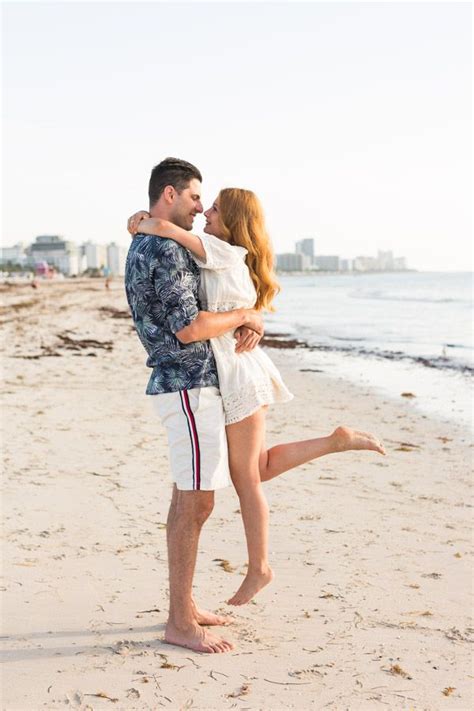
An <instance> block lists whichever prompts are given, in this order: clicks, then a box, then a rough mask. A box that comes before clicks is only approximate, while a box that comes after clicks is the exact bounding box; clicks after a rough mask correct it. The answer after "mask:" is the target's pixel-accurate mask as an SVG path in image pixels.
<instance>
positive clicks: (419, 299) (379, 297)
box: [349, 291, 471, 305]
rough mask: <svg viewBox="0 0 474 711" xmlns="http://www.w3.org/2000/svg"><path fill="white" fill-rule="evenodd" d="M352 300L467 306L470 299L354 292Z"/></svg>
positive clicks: (351, 296)
mask: <svg viewBox="0 0 474 711" xmlns="http://www.w3.org/2000/svg"><path fill="white" fill-rule="evenodd" d="M349 297H350V298H352V299H372V300H374V301H397V302H404V303H406V302H412V303H426V304H466V305H470V304H471V301H470V300H469V299H456V298H453V297H451V298H450V297H441V296H440V297H433V296H413V295H411V294H406V295H405V294H387V293H385V292H383V291H354V292H351V293H350V294H349Z"/></svg>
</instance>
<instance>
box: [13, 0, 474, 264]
mask: <svg viewBox="0 0 474 711" xmlns="http://www.w3.org/2000/svg"><path fill="white" fill-rule="evenodd" d="M470 15H471V8H470V6H469V4H467V3H453V4H447V3H398V4H397V3H357V2H355V3H333V4H331V3H327V2H326V3H318V2H315V3H295V4H290V3H258V2H254V3H242V4H237V3H230V4H229V3H192V4H182V3H178V4H171V3H137V4H135V5H133V4H132V3H113V2H112V3H83V4H80V3H71V4H68V3H55V4H52V3H42V2H39V3H35V4H32V3H17V4H15V3H4V5H3V17H4V22H3V30H4V33H5V38H4V102H3V111H4V120H3V124H4V186H3V195H2V196H3V204H4V211H3V212H4V218H3V234H4V238H3V239H4V243H5V244H13V243H15V242H18V241H27V240H31V239H32V236H34V235H39V234H44V233H55V234H58V233H59V234H65V235H68V239H72V240H74V241H77V242H81V241H86V240H92V241H94V242H99V243H105V242H107V241H111V240H113V241H116V242H118V243H120V244H121V245H122V246H124V247H127V246H128V243H129V237H128V234H127V232H126V220H127V217H128V216H129V215H130V214H132V213H133V212H135V211H136V210H138V209H141V208H146V207H147V199H146V192H147V184H148V178H149V173H150V170H151V167H152V166H153V165H154V164H156V163H157V162H159V160H161V159H162V158H164V157H166V156H167V155H177V156H178V157H183V158H186V159H188V160H190V161H192V162H193V163H195V164H196V165H197V166H198V167H199V168H200V169H201V170H202V172H203V176H204V182H203V204H204V206H205V207H207V206H209V205H210V204H211V203H212V201H213V200H214V198H215V196H216V194H217V193H218V190H219V189H220V188H221V187H224V186H231V185H236V186H239V187H245V188H249V189H253V190H254V191H255V192H256V193H257V195H258V196H259V197H260V198H261V200H262V204H263V206H264V209H265V212H266V215H267V223H268V228H269V232H270V235H271V237H272V241H273V245H274V250H275V252H276V253H279V252H284V251H289V250H291V249H292V244H293V242H294V241H295V240H301V239H303V238H305V237H311V236H312V235H314V234H316V235H318V240H320V249H321V252H322V253H326V254H344V255H346V256H347V257H348V258H354V257H356V256H357V254H358V253H375V252H376V251H377V250H378V249H380V250H389V249H394V251H396V252H397V253H401V254H404V255H406V256H407V259H408V261H409V263H410V265H411V266H412V267H413V268H417V269H425V270H461V271H463V270H466V267H467V265H470V264H471V254H472V252H471V211H470V210H471V208H470V185H471V178H470V167H471V107H470V96H471V89H470V87H471V61H470V49H471V34H470ZM183 20H185V22H183ZM131 28H139V30H137V33H138V37H137V42H136V44H133V43H131V42H130V32H131ZM178 34H179V38H180V42H179V43H176V38H177V36H178ZM243 38H245V42H244V41H243ZM400 47H403V52H401V51H400ZM85 48H87V49H85ZM183 48H184V49H183ZM163 98H164V99H165V100H166V101H165V104H164V102H163ZM163 105H165V106H166V109H163ZM202 227H203V218H202V216H199V217H198V218H197V219H196V221H195V227H194V229H195V230H196V231H197V232H198V233H199V232H200V231H202Z"/></svg>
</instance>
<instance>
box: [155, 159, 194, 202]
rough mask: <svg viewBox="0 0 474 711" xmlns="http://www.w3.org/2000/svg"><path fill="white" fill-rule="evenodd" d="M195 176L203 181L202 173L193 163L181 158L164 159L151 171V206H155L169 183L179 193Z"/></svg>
mask: <svg viewBox="0 0 474 711" xmlns="http://www.w3.org/2000/svg"><path fill="white" fill-rule="evenodd" d="M193 178H196V179H197V180H199V182H201V183H202V175H201V173H200V172H199V170H198V169H197V168H196V166H195V165H193V164H192V163H188V162H187V161H186V160H181V159H180V158H165V159H164V160H162V161H161V163H158V165H155V167H154V168H153V170H152V171H151V175H150V182H149V183H148V197H149V199H150V207H153V205H154V204H155V203H156V202H157V201H158V200H159V199H160V197H161V194H162V192H163V190H164V189H165V188H166V186H167V185H172V186H173V188H174V189H175V190H176V191H177V192H178V193H181V192H182V191H183V190H184V189H185V188H187V187H188V185H189V183H190V182H191V180H193Z"/></svg>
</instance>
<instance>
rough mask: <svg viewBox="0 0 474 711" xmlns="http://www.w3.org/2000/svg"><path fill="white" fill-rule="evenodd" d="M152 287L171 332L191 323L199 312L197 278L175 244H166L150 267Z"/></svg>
mask: <svg viewBox="0 0 474 711" xmlns="http://www.w3.org/2000/svg"><path fill="white" fill-rule="evenodd" d="M152 274H153V286H154V289H155V292H156V295H157V296H158V298H159V300H160V304H161V308H162V309H163V311H164V318H165V319H166V322H167V324H168V326H169V328H170V330H171V332H172V333H177V332H178V331H181V329H182V328H185V327H186V326H189V324H190V323H192V322H193V321H194V319H195V318H196V316H197V315H198V312H199V306H198V303H197V300H196V296H195V291H194V288H193V287H194V286H195V281H196V275H195V274H193V272H192V271H191V269H190V268H189V264H188V263H187V261H186V258H185V251H184V249H183V248H182V247H179V246H178V245H177V244H176V243H174V242H173V243H171V244H169V245H167V250H166V251H163V252H162V254H161V256H160V258H159V259H157V260H156V261H155V263H154V265H153V269H152Z"/></svg>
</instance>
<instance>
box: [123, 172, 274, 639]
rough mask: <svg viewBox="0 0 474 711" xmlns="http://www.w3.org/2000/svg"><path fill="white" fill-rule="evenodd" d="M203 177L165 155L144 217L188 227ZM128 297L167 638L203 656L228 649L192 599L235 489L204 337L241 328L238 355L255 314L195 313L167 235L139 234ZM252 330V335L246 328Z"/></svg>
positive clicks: (180, 255) (130, 261)
mask: <svg viewBox="0 0 474 711" xmlns="http://www.w3.org/2000/svg"><path fill="white" fill-rule="evenodd" d="M201 182H202V177H201V174H200V172H199V170H198V169H197V168H196V167H195V166H193V165H191V164H190V163H187V162H186V161H183V160H179V159H176V158H167V159H165V160H164V161H162V162H161V163H159V164H158V165H157V166H155V168H153V170H152V173H151V177H150V183H149V199H150V214H151V216H152V217H160V218H162V219H165V220H169V221H170V222H173V223H174V224H176V225H179V226H180V227H182V228H184V229H186V230H190V229H191V228H192V225H193V221H194V218H195V216H196V215H197V214H198V213H200V212H203V207H202V204H201ZM125 287H126V292H127V299H128V303H129V305H130V309H131V311H132V316H133V320H134V322H135V327H136V330H137V333H138V336H139V338H140V340H141V342H142V344H143V345H144V347H145V349H146V351H147V353H148V360H147V366H148V367H150V368H153V370H152V373H151V376H150V380H149V382H148V386H147V390H146V392H147V394H148V395H152V396H153V405H154V407H155V409H156V410H157V412H158V413H159V415H160V416H161V419H162V422H163V424H164V426H165V427H166V429H167V433H168V442H169V447H170V466H171V470H172V476H173V481H174V486H173V494H172V500H171V505H170V510H169V514H168V521H167V544H168V565H169V589H170V607H169V617H168V622H167V625H166V631H165V641H166V642H168V643H169V644H176V645H180V646H183V647H188V648H190V649H194V650H196V651H199V652H211V653H212V652H227V651H230V650H231V649H233V645H232V644H231V643H230V642H228V641H227V640H225V639H222V638H220V637H218V636H216V635H214V634H211V633H210V632H209V631H208V630H205V629H204V628H203V627H202V626H201V625H212V624H223V623H224V622H225V618H222V617H219V616H217V615H213V614H211V613H208V612H205V611H201V610H199V609H198V608H197V607H196V605H195V603H194V600H193V597H192V581H193V576H194V568H195V564H196V556H197V548H198V541H199V535H200V531H201V528H202V526H203V525H204V523H205V521H206V520H207V518H208V517H209V515H210V514H211V511H212V509H213V505H214V491H215V490H216V489H219V488H222V487H225V486H228V485H229V484H230V483H231V480H230V475H229V465H228V459H227V442H226V436H225V420H224V410H223V406H222V400H221V397H220V394H219V390H218V385H219V383H218V378H217V370H216V364H215V362H214V357H213V355H212V350H211V347H210V344H209V341H208V339H209V338H213V337H215V336H220V335H221V334H223V333H225V332H227V331H230V330H233V329H238V328H239V327H240V328H241V329H242V327H245V329H246V330H245V331H244V332H242V331H241V332H240V334H239V335H241V339H240V341H239V345H238V348H237V350H241V351H243V350H247V349H248V348H249V347H252V346H253V345H254V343H255V339H254V338H252V336H253V335H254V333H255V332H258V333H260V334H261V333H263V324H262V319H261V317H260V316H259V314H258V313H257V312H256V311H253V310H249V309H236V310H235V311H229V312H226V313H210V312H205V311H201V310H200V309H199V301H198V288H199V268H198V267H197V265H196V264H195V262H194V261H193V259H192V258H191V256H190V254H189V253H188V252H187V250H186V249H184V248H183V247H181V246H180V245H179V244H177V243H176V242H173V241H172V240H168V239H162V238H156V237H153V236H150V235H145V234H138V235H137V236H136V237H135V238H134V239H133V241H132V243H131V246H130V249H129V253H128V257H127V266H126V271H125ZM247 329H250V330H247Z"/></svg>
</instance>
